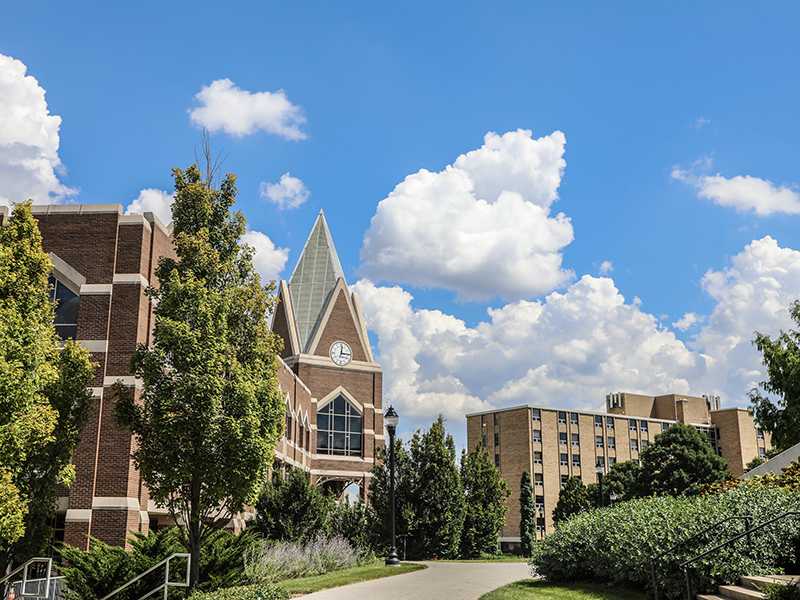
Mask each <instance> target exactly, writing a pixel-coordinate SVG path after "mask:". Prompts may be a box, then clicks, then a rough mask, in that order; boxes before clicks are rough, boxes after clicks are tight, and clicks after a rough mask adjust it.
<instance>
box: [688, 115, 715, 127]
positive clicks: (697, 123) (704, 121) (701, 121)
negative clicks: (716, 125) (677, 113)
mask: <svg viewBox="0 0 800 600" xmlns="http://www.w3.org/2000/svg"><path fill="white" fill-rule="evenodd" d="M709 123H711V120H710V119H706V118H705V117H697V118H696V119H695V120H694V121H692V122H691V123H690V124H689V127H691V128H693V129H700V128H701V127H702V126H703V125H708V124H709Z"/></svg>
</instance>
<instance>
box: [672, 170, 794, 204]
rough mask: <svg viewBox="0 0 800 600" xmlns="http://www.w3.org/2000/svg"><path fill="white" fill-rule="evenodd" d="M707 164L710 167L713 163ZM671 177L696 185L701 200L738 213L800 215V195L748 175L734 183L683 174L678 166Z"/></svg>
mask: <svg viewBox="0 0 800 600" xmlns="http://www.w3.org/2000/svg"><path fill="white" fill-rule="evenodd" d="M707 164H708V165H709V166H710V161H708V162H707ZM671 177H672V179H678V180H680V181H684V182H686V183H689V184H691V185H694V186H695V187H696V188H697V195H698V196H699V197H701V198H706V199H707V200H711V201H712V202H714V203H715V204H718V205H720V206H727V207H730V208H733V209H735V210H736V211H738V212H749V211H752V212H754V213H756V214H757V215H761V216H765V217H766V216H769V215H773V214H775V213H786V214H790V215H796V214H800V194H799V193H798V192H797V191H796V190H795V189H793V188H792V187H789V186H786V185H785V184H783V185H781V186H776V185H775V184H773V183H772V182H771V181H767V180H765V179H759V178H758V177H751V176H749V175H745V176H741V175H737V176H736V177H733V178H731V179H727V178H725V177H723V176H722V175H720V174H717V175H696V174H695V173H694V171H692V170H681V169H680V168H679V167H677V166H676V167H673V169H672V174H671Z"/></svg>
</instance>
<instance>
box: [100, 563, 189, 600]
mask: <svg viewBox="0 0 800 600" xmlns="http://www.w3.org/2000/svg"><path fill="white" fill-rule="evenodd" d="M173 558H185V559H186V580H185V581H183V582H181V581H176V582H172V581H170V580H169V561H171V560H172V559H173ZM161 565H167V568H166V572H165V573H164V583H162V584H161V585H159V586H158V587H157V588H155V589H154V590H151V591H149V592H147V593H146V594H145V595H144V596H142V597H141V598H139V600H144V599H145V598H149V597H150V596H152V595H153V594H155V593H156V592H158V591H160V590H164V600H167V594H168V593H169V588H170V587H189V573H190V572H191V566H192V557H191V556H190V555H188V554H185V553H177V552H176V553H175V554H172V555H171V556H168V557H167V558H165V559H164V560H162V561H161V562H160V563H158V564H157V565H154V566H152V567H150V568H149V569H147V571H145V572H144V573H142V574H141V575H137V576H136V577H134V578H133V579H131V580H130V581H129V582H128V583H126V584H125V585H122V586H120V587H118V588H117V589H115V590H114V591H113V592H111V593H110V594H109V595H108V596H103V597H102V598H100V600H108V599H109V598H111V596H113V595H114V594H117V593H119V592H121V591H122V590H124V589H125V588H126V587H128V586H129V585H131V584H132V583H136V582H137V581H139V580H140V579H141V578H142V577H144V576H145V575H149V574H150V573H152V572H153V571H155V570H156V569H157V568H159V567H160V566H161Z"/></svg>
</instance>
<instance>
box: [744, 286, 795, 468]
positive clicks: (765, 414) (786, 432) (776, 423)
mask: <svg viewBox="0 0 800 600" xmlns="http://www.w3.org/2000/svg"><path fill="white" fill-rule="evenodd" d="M789 312H790V314H791V316H792V320H793V321H794V322H795V323H797V324H798V325H800V300H795V302H794V303H793V304H792V305H791V306H790V307H789ZM753 344H754V345H755V346H756V347H757V348H758V351H759V352H761V354H762V362H763V364H764V366H766V367H767V380H766V381H762V382H761V383H760V384H759V387H761V388H762V389H763V390H764V391H765V392H767V393H768V394H773V395H774V396H776V400H775V402H774V403H773V401H772V400H771V399H770V398H769V397H766V396H762V395H761V393H759V391H758V389H757V388H754V389H752V390H750V394H749V395H750V402H752V404H753V409H754V416H755V421H756V423H757V424H758V426H759V427H760V428H761V429H763V430H764V431H768V432H769V433H770V434H771V435H772V447H773V448H774V449H775V450H776V451H777V452H783V451H784V450H788V449H789V448H790V447H791V446H794V445H795V444H797V443H800V332H797V331H794V330H792V329H790V330H789V331H788V332H785V331H781V333H780V335H779V336H778V338H777V339H775V340H773V339H771V338H770V336H768V335H764V334H762V333H759V332H757V331H756V339H755V340H753Z"/></svg>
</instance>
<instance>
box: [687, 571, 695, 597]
mask: <svg viewBox="0 0 800 600" xmlns="http://www.w3.org/2000/svg"><path fill="white" fill-rule="evenodd" d="M686 593H687V596H686V597H687V598H689V600H692V598H694V591H693V590H692V568H691V567H690V566H689V565H686Z"/></svg>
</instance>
